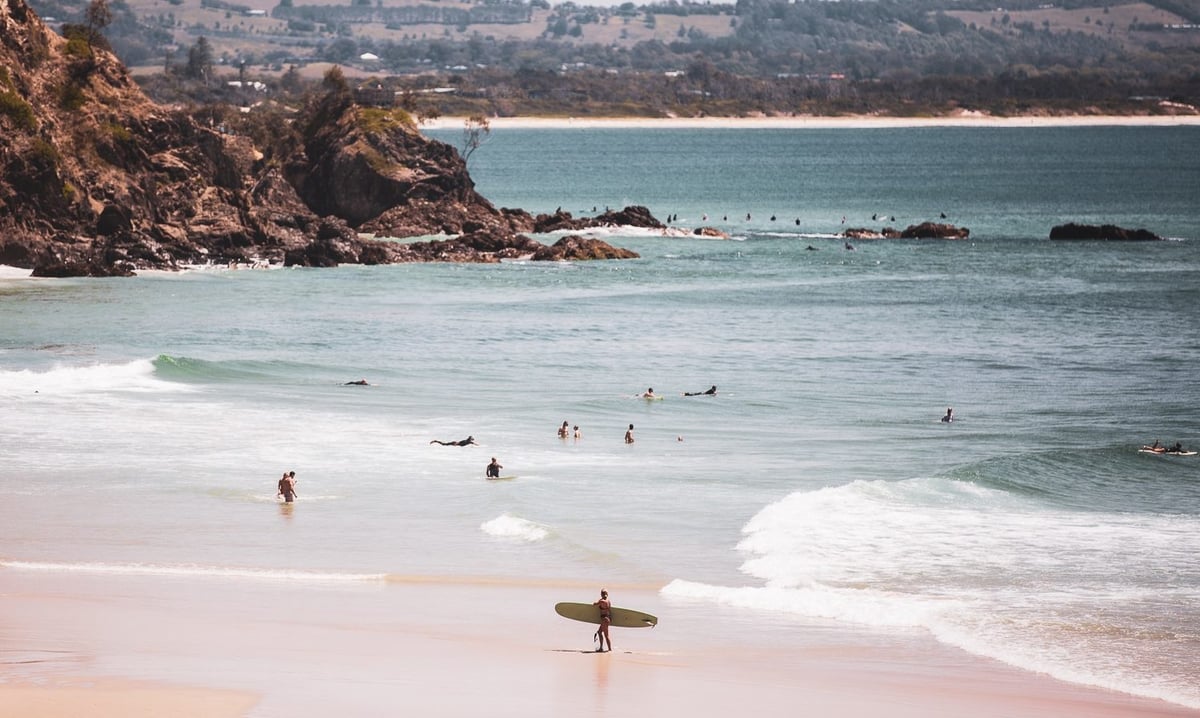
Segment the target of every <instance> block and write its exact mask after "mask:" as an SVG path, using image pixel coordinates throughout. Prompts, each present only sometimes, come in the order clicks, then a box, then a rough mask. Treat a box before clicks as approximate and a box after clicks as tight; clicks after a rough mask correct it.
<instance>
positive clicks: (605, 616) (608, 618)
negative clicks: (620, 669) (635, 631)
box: [592, 589, 612, 653]
mask: <svg viewBox="0 0 1200 718" xmlns="http://www.w3.org/2000/svg"><path fill="white" fill-rule="evenodd" d="M592 605H593V606H595V607H596V608H599V609H600V628H598V629H596V635H595V637H596V638H599V639H600V647H599V648H597V649H596V652H597V653H604V643H605V641H607V642H608V650H609V651H611V650H612V638H610V637H609V635H608V627H609V626H610V625H612V604H611V603H609V601H608V591H605V590H604V589H600V600H599V601H596V602H595V603H593V604H592Z"/></svg>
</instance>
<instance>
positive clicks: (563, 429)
mask: <svg viewBox="0 0 1200 718" xmlns="http://www.w3.org/2000/svg"><path fill="white" fill-rule="evenodd" d="M568 426H569V424H567V422H565V421H564V422H563V423H562V426H560V427H558V438H560V439H565V438H567V436H568V435H569V433H568V432H570V429H568V428H567V427H568Z"/></svg>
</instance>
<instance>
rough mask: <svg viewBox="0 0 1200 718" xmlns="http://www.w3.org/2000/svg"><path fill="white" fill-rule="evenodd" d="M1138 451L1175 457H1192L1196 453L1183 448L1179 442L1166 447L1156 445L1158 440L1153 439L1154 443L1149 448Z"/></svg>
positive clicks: (1145, 447)
mask: <svg viewBox="0 0 1200 718" xmlns="http://www.w3.org/2000/svg"><path fill="white" fill-rule="evenodd" d="M1138 451H1144V452H1146V453H1149V454H1171V455H1175V456H1194V455H1195V453H1196V452H1194V451H1188V450H1187V449H1185V448H1183V444H1182V443H1181V442H1178V441H1176V442H1175V445H1174V446H1171V447H1166V446H1163V445H1162V444H1160V443H1158V439H1155V440H1154V443H1153V444H1151V445H1150V446H1143V447H1142V448H1141V449H1138Z"/></svg>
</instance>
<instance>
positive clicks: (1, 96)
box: [0, 91, 37, 132]
mask: <svg viewBox="0 0 1200 718" xmlns="http://www.w3.org/2000/svg"><path fill="white" fill-rule="evenodd" d="M0 116H4V117H7V118H9V119H10V120H12V122H13V124H14V125H16V126H17V128H18V129H22V130H26V131H28V132H33V131H34V130H36V129H37V117H35V116H34V114H33V107H32V106H30V104H29V103H28V102H26V101H25V100H23V99H22V98H21V96H20V95H18V94H17V93H15V92H11V91H5V92H0Z"/></svg>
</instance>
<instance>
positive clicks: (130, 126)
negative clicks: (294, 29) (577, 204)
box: [0, 0, 662, 276]
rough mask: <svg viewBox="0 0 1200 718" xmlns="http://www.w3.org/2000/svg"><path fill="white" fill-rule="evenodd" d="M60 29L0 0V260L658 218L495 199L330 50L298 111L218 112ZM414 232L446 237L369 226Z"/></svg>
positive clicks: (71, 259) (205, 254) (138, 255)
mask: <svg viewBox="0 0 1200 718" xmlns="http://www.w3.org/2000/svg"><path fill="white" fill-rule="evenodd" d="M64 35H65V36H60V35H58V34H56V33H54V32H53V31H51V30H49V29H48V28H47V27H46V26H45V25H44V24H43V23H42V22H41V20H40V19H39V18H38V17H37V16H36V15H35V14H34V13H33V12H32V11H31V10H30V9H29V7H28V5H26V4H25V0H0V136H2V137H3V138H4V141H3V142H0V264H7V265H12V266H16V267H22V268H28V269H32V270H33V274H34V275H36V276H112V275H129V274H132V273H133V272H134V271H135V270H138V269H179V268H183V267H186V266H191V265H201V264H213V263H217V264H230V263H263V262H270V263H282V264H287V265H304V266H333V265H337V264H340V263H361V264H385V263H397V262H419V261H452V262H496V261H500V260H501V259H505V258H515V257H525V258H530V259H534V260H562V259H572V260H574V259H620V258H631V257H637V254H636V253H634V252H631V251H629V250H624V249H619V248H615V247H612V246H610V245H608V244H606V243H604V242H602V241H599V240H595V239H585V238H582V237H579V236H573V235H572V236H566V237H563V238H562V239H560V240H559V241H558V242H557V243H556V244H554V245H551V246H547V245H544V244H542V243H540V242H537V241H536V240H533V239H531V238H529V237H527V236H525V234H524V233H526V232H554V231H564V230H565V231H570V232H578V231H581V230H584V229H587V228H590V227H597V226H611V225H621V224H633V225H635V226H645V227H656V228H657V227H661V226H662V224H661V223H660V222H658V220H656V219H654V218H653V216H651V215H650V213H649V211H648V210H646V209H645V208H639V207H630V208H626V209H625V210H622V211H621V212H613V213H606V214H605V215H602V216H599V217H593V218H586V219H574V218H572V217H570V215H569V214H567V215H565V216H562V213H559V214H555V215H542V216H538V217H533V216H531V215H530V214H529V213H528V212H525V211H524V210H519V209H504V208H500V209H497V208H496V207H494V206H493V205H492V204H491V203H490V202H489V201H488V200H487V199H485V198H484V197H482V196H481V195H480V194H479V193H478V192H476V191H475V186H474V183H473V182H472V180H471V178H470V175H469V174H468V172H467V167H466V163H465V161H464V160H463V158H462V157H461V156H460V155H459V153H458V152H457V151H456V150H455V149H454V148H453V147H451V146H449V145H447V144H444V143H441V142H437V141H435V140H431V139H429V138H427V137H425V136H423V135H422V134H421V133H420V132H419V131H418V130H417V128H416V124H415V122H413V120H412V119H411V118H410V117H409V116H408V115H407V114H406V113H404V112H403V111H401V110H385V109H378V108H365V107H360V106H358V105H357V104H355V102H354V100H353V96H352V93H351V91H350V89H349V88H348V87H347V85H346V83H345V81H344V79H343V78H342V76H341V74H340V72H339V71H337V70H336V68H335V69H334V71H331V72H330V74H329V75H327V76H326V78H325V83H324V91H323V93H321V94H319V95H317V96H314V97H313V98H312V99H311V100H310V101H309V102H308V104H307V105H306V106H305V107H303V108H302V109H300V110H299V111H298V112H295V113H288V112H284V111H282V110H276V111H274V114H271V113H272V110H270V109H264V110H261V112H262V113H264V114H263V116H262V117H261V118H259V120H258V121H257V124H251V123H246V126H245V127H239V128H236V129H231V128H230V127H227V126H225V125H224V123H221V122H219V121H217V120H215V119H214V113H212V112H211V111H209V112H208V113H207V121H205V116H206V112H205V110H204V108H201V109H195V108H192V109H191V110H189V109H188V108H174V107H163V106H160V105H157V104H155V103H153V102H152V101H150V100H149V99H148V98H147V97H146V96H145V95H144V94H143V93H142V91H141V90H140V88H139V87H138V86H137V85H136V83H134V81H133V80H132V78H131V76H130V75H129V73H128V71H127V70H126V68H125V67H124V66H123V65H122V64H121V63H120V61H119V60H117V58H116V57H115V56H114V55H113V54H112V53H111V52H110V51H109V50H108V48H107V46H106V44H105V41H104V39H103V36H102V35H100V33H99V32H98V31H96V30H95V29H94V28H89V27H87V26H66V27H65V28H64ZM258 111H259V110H256V112H258ZM427 235H447V236H450V238H448V239H444V240H434V241H426V242H395V241H387V240H379V239H374V238H373V237H390V238H405V237H419V236H427Z"/></svg>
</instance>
